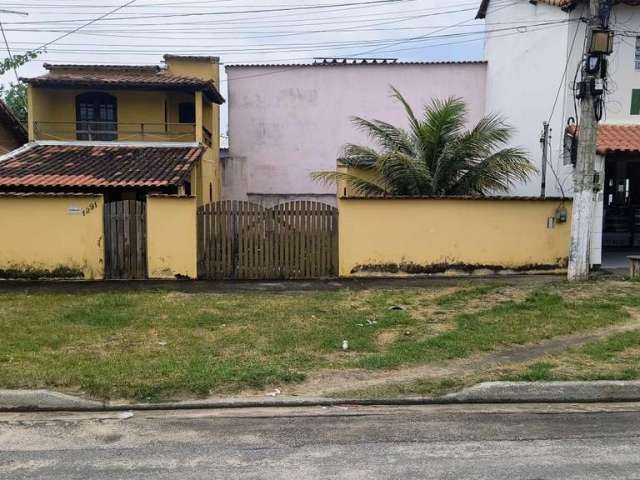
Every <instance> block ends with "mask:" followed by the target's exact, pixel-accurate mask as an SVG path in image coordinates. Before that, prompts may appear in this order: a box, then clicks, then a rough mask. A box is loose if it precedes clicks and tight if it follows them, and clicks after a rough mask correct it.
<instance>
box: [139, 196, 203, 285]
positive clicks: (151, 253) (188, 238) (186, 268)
mask: <svg viewBox="0 0 640 480" xmlns="http://www.w3.org/2000/svg"><path fill="white" fill-rule="evenodd" d="M196 228H197V220H196V199H195V198H193V197H173V196H161V195H158V196H149V197H147V259H148V270H149V278H176V276H178V277H189V278H196V277H197V276H198V271H197V248H198V243H197V242H198V240H197V233H196Z"/></svg>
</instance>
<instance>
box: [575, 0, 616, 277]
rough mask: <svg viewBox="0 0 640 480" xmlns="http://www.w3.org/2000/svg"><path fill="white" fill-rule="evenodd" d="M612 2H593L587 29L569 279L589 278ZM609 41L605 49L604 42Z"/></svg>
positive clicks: (609, 49) (610, 47) (581, 88)
mask: <svg viewBox="0 0 640 480" xmlns="http://www.w3.org/2000/svg"><path fill="white" fill-rule="evenodd" d="M610 10H611V0H590V15H589V19H588V24H587V27H586V29H585V30H586V36H587V38H586V40H587V45H588V47H589V53H588V55H587V57H586V58H585V59H584V60H583V64H582V81H581V82H580V84H579V85H578V86H577V89H578V91H579V94H578V96H579V98H580V123H579V126H578V156H577V160H576V168H575V172H574V189H573V220H572V223H571V246H570V253H569V269H568V279H569V280H571V281H579V280H586V279H588V278H589V269H590V261H589V250H590V241H591V230H592V224H593V213H594V209H595V208H594V207H595V196H596V192H595V188H594V187H595V173H596V172H595V160H596V142H597V135H598V121H599V119H600V115H601V109H602V95H603V94H604V88H603V86H602V82H603V77H604V76H605V75H606V55H609V54H610V53H611V49H612V45H613V41H612V37H611V36H610V32H609V31H608V26H609V25H608V24H609V13H610ZM603 38H604V39H606V41H605V42H604V43H606V45H605V46H604V47H603V45H602V43H603V42H602V39H603Z"/></svg>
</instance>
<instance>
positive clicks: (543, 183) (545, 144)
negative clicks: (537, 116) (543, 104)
mask: <svg viewBox="0 0 640 480" xmlns="http://www.w3.org/2000/svg"><path fill="white" fill-rule="evenodd" d="M540 144H541V145H542V168H541V176H542V178H541V179H540V197H541V198H544V197H545V195H546V190H547V152H548V151H549V122H543V123H542V136H541V137H540Z"/></svg>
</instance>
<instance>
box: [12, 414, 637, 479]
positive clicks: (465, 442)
mask: <svg viewBox="0 0 640 480" xmlns="http://www.w3.org/2000/svg"><path fill="white" fill-rule="evenodd" d="M218 478H219V479H317V478H335V479H395V478H399V479H400V478H401V479H414V478H416V479H417V478H420V479H436V478H437V479H491V480H498V479H509V480H514V479H530V480H534V479H563V480H569V479H580V480H586V479H640V404H636V403H626V404H583V405H544V404H532V405H509V406H506V405H502V406H501V405H468V406H461V405H460V406H418V407H325V408H322V407H309V408H296V409H293V408H271V409H267V408H264V409H235V410H234V409H231V410H187V411H184V410H183V411H147V412H132V413H128V412H109V413H3V414H0V479H2V480H9V479H47V480H52V479H60V480H63V479H64V480H73V479H82V480H94V479H95V480H98V479H100V480H105V479H127V480H129V479H145V480H146V479H180V480H184V479H218Z"/></svg>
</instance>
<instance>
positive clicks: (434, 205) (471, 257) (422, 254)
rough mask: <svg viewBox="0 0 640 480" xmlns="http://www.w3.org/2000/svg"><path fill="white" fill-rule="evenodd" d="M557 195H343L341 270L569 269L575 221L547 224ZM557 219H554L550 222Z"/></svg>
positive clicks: (343, 272) (557, 203)
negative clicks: (538, 197) (544, 197)
mask: <svg viewBox="0 0 640 480" xmlns="http://www.w3.org/2000/svg"><path fill="white" fill-rule="evenodd" d="M560 204H561V202H560V201H558V200H544V201H543V200H519V199H509V200H497V199H473V200H470V199H344V198H343V199H339V200H338V207H339V209H340V275H341V276H350V275H353V274H355V273H363V274H366V273H367V272H372V271H379V272H383V273H385V272H386V273H393V270H395V268H394V265H395V266H397V265H401V264H405V265H409V266H410V269H411V270H412V271H413V272H415V273H429V272H430V271H434V272H437V271H438V270H441V269H442V267H443V266H446V265H449V266H452V267H456V266H458V268H462V267H464V268H470V269H472V268H474V267H476V268H481V267H485V268H487V267H495V268H496V269H499V268H509V269H511V268H513V269H518V268H525V267H529V268H530V267H539V268H551V267H553V266H558V267H563V266H564V265H565V263H566V260H567V257H568V252H569V236H570V225H571V218H570V211H571V208H570V207H571V204H570V202H566V207H567V208H568V210H569V219H568V221H567V222H566V223H563V224H559V223H555V224H554V225H553V228H549V226H548V225H549V223H548V222H549V219H550V218H551V217H554V214H555V212H556V209H557V208H558V207H559V206H560ZM551 223H553V222H551Z"/></svg>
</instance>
